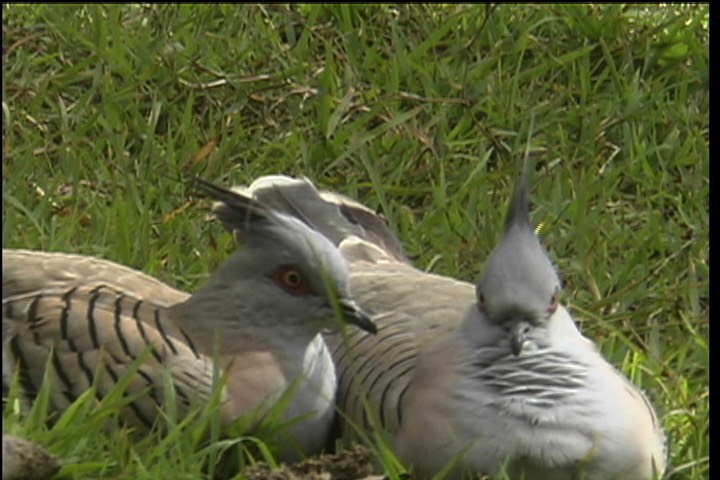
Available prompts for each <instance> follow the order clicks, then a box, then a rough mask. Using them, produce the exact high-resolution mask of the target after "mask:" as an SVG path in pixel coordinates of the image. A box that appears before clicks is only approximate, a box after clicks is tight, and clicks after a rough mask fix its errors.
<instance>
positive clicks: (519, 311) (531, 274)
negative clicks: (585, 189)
mask: <svg viewBox="0 0 720 480" xmlns="http://www.w3.org/2000/svg"><path fill="white" fill-rule="evenodd" d="M528 163H529V162H528V161H526V162H524V164H523V167H522V169H521V172H520V174H519V175H518V179H517V180H516V185H515V191H514V192H513V196H512V199H511V201H510V205H509V208H508V213H507V218H506V223H505V230H504V232H503V234H502V238H501V239H500V243H499V244H498V245H497V246H496V247H495V249H494V250H493V251H492V253H491V254H490V257H489V258H488V260H487V263H486V265H485V269H484V271H483V273H482V275H481V277H480V280H479V281H478V283H477V285H476V296H477V302H478V307H479V308H480V310H481V311H482V312H483V313H484V314H485V315H487V316H488V317H489V318H490V319H491V321H493V322H495V323H496V324H498V325H500V326H502V327H504V328H505V329H507V330H508V331H509V332H510V335H511V345H512V350H513V353H514V354H515V355H518V354H520V352H522V350H523V347H524V346H525V345H526V343H527V342H528V341H529V337H530V334H531V332H532V330H533V329H534V328H536V327H539V326H543V325H545V324H547V322H548V321H549V319H550V317H551V316H552V315H553V313H555V311H556V309H557V307H558V300H559V295H560V280H559V278H558V276H557V273H556V271H555V268H554V267H553V265H552V263H550V259H549V258H548V257H547V254H546V252H545V250H544V249H543V247H542V246H541V245H540V241H539V240H538V238H537V235H535V232H534V231H533V228H532V226H531V224H530V215H529V201H528V189H529V187H528V177H529V175H530V173H529V171H528V170H529V167H528Z"/></svg>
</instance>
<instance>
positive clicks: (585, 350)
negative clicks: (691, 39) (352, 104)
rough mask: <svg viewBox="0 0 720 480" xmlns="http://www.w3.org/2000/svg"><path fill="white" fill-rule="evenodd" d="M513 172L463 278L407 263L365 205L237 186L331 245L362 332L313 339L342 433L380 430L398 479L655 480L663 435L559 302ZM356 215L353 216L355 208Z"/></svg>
mask: <svg viewBox="0 0 720 480" xmlns="http://www.w3.org/2000/svg"><path fill="white" fill-rule="evenodd" d="M528 176H529V172H528V169H527V166H525V167H524V169H523V173H522V174H521V176H520V179H519V180H518V182H517V184H516V187H515V192H514V194H513V197H512V200H511V202H510V206H509V210H508V214H507V220H506V226H505V231H504V234H503V237H502V239H501V241H500V243H499V244H498V245H497V246H496V248H495V249H494V251H493V252H492V254H491V255H490V257H489V259H488V261H487V264H486V266H485V269H484V272H483V274H482V276H481V277H480V280H479V282H478V284H477V285H476V286H473V285H471V284H469V283H466V282H460V281H457V280H454V279H452V278H447V277H442V276H438V275H432V274H428V273H425V272H421V271H419V270H416V269H414V268H412V267H411V266H410V265H409V264H408V262H407V257H406V256H405V255H404V254H403V253H402V249H401V247H400V243H399V242H398V241H397V239H396V238H395V237H394V235H393V234H392V232H390V231H389V229H387V227H386V226H385V225H384V224H383V223H382V222H380V221H379V219H377V220H373V221H369V220H368V218H370V216H371V213H372V212H371V211H369V209H367V208H365V207H362V206H361V205H359V204H357V203H356V202H353V201H352V200H348V199H347V198H346V197H343V196H341V195H337V194H333V193H330V192H322V191H317V190H316V189H315V188H314V186H313V185H312V184H311V183H310V182H309V181H308V180H305V179H291V178H288V177H282V176H268V177H263V178H260V179H258V180H256V181H255V182H254V183H253V184H252V185H250V187H248V188H247V189H245V188H242V187H239V188H236V189H237V191H239V192H243V193H245V194H247V195H252V196H253V197H254V198H258V199H261V201H263V202H267V203H269V204H272V205H273V206H274V207H275V208H279V209H282V210H283V211H286V212H287V213H291V214H294V215H295V216H297V217H298V218H300V219H302V220H303V221H304V222H305V223H307V224H308V225H311V226H312V227H313V228H315V229H316V230H318V231H320V232H322V233H323V234H325V235H326V236H328V238H330V239H332V240H333V242H334V243H336V244H338V246H339V248H340V251H341V252H342V253H343V255H344V256H345V258H346V260H347V261H348V263H349V268H350V291H351V295H352V296H353V298H354V299H356V300H357V301H358V303H359V304H360V305H361V306H362V307H363V308H367V309H369V310H371V311H373V312H374V313H375V316H374V317H373V318H374V320H375V323H376V324H377V326H378V334H377V335H376V336H369V335H365V334H363V333H361V332H349V335H348V336H347V337H344V338H340V337H338V336H332V337H331V336H326V338H327V339H328V343H329V344H330V346H331V349H332V353H333V357H334V359H335V361H336V363H337V366H338V375H339V377H340V383H339V390H338V406H339V410H340V412H341V414H342V415H343V416H344V420H345V421H346V425H345V427H346V429H349V430H352V429H359V430H361V431H364V432H365V433H367V432H368V431H369V430H372V429H377V428H380V429H381V430H384V431H385V432H386V433H387V434H388V435H389V441H390V445H391V446H392V448H393V449H394V451H395V452H396V454H397V455H398V457H399V458H400V459H401V460H403V461H404V462H405V463H406V464H407V465H408V466H410V467H411V468H412V471H413V474H414V477H418V478H428V477H430V476H432V475H434V474H436V473H438V472H440V471H443V470H444V469H445V468H446V467H447V470H444V471H445V473H448V478H460V477H463V476H464V475H465V474H471V475H475V474H477V473H481V474H489V475H492V476H497V475H502V474H506V475H507V476H508V477H509V478H512V479H526V480H533V479H535V480H541V479H548V480H549V479H553V480H562V479H589V480H601V479H602V480H605V479H617V480H619V479H624V480H650V479H653V478H660V477H661V476H662V473H663V472H664V470H665V466H666V456H667V451H666V444H665V437H664V434H663V432H662V430H661V427H660V425H659V422H658V419H657V416H656V414H655V412H654V410H653V407H652V406H651V405H650V403H649V402H648V400H647V398H646V397H645V395H644V394H643V393H642V392H641V391H640V390H639V389H638V388H637V387H635V386H634V385H633V384H632V383H631V382H630V381H629V380H628V379H627V378H626V377H625V376H624V375H623V374H622V373H620V372H619V371H618V370H616V369H615V368H614V367H613V366H611V365H610V364H609V363H608V362H607V361H606V360H605V359H604V358H603V357H602V355H601V354H600V353H599V352H598V351H597V348H596V347H595V345H594V344H593V343H592V342H591V341H590V340H588V339H587V338H586V337H584V336H583V335H582V334H581V333H580V332H579V330H578V329H577V327H576V325H575V323H574V322H573V319H572V318H571V316H570V315H569V313H568V311H567V310H566V309H565V308H564V307H563V306H562V305H560V304H559V296H558V295H559V293H560V282H559V280H558V277H557V274H556V272H555V269H554V267H553V266H552V264H551V262H550V260H549V259H548V257H547V255H546V253H545V251H544V250H543V248H542V247H541V245H540V243H539V241H538V238H537V236H536V235H535V233H534V231H533V229H532V227H531V223H530V219H529V206H528ZM360 212H362V213H360Z"/></svg>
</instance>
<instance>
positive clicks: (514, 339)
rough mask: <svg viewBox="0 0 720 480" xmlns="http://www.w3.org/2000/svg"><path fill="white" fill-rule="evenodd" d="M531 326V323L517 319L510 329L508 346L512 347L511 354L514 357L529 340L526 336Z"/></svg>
mask: <svg viewBox="0 0 720 480" xmlns="http://www.w3.org/2000/svg"><path fill="white" fill-rule="evenodd" d="M532 328H533V325H532V323H530V322H529V321H527V320H523V319H521V320H518V321H517V323H515V325H514V326H513V327H512V329H511V330H510V346H511V348H512V353H513V355H515V356H516V357H517V356H518V355H520V354H521V353H522V352H523V350H524V349H525V346H526V345H528V344H529V343H530V342H531V340H530V339H529V338H528V337H529V333H530V331H531V330H532Z"/></svg>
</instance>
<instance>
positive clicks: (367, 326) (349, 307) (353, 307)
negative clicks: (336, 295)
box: [339, 300, 377, 335]
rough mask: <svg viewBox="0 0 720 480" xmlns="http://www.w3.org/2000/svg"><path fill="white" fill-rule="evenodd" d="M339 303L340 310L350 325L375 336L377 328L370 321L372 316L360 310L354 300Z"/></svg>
mask: <svg viewBox="0 0 720 480" xmlns="http://www.w3.org/2000/svg"><path fill="white" fill-rule="evenodd" d="M339 303H340V309H341V310H342V312H343V315H344V316H345V320H346V321H347V322H348V323H352V324H353V325H355V326H357V327H360V328H362V329H363V330H365V331H366V332H368V333H372V334H373V335H375V334H376V333H377V326H376V325H375V324H374V323H373V321H372V320H371V319H370V314H369V313H368V312H366V311H365V310H363V309H362V308H360V306H359V305H358V304H357V303H355V302H354V301H353V300H340V302H339Z"/></svg>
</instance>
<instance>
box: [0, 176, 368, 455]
mask: <svg viewBox="0 0 720 480" xmlns="http://www.w3.org/2000/svg"><path fill="white" fill-rule="evenodd" d="M197 185H198V188H199V189H200V190H201V191H203V192H205V193H207V194H209V195H210V196H211V197H212V198H215V199H217V200H221V201H222V204H221V205H220V206H218V207H217V208H216V214H217V216H218V218H219V219H220V220H221V222H222V223H223V225H224V226H225V227H226V228H228V229H230V230H232V231H234V232H236V233H241V234H242V246H241V248H240V249H239V250H238V251H237V252H235V253H234V254H233V255H232V256H231V257H230V258H228V259H227V260H226V261H225V263H223V264H222V265H221V266H220V267H219V268H218V269H217V270H216V271H215V272H214V273H213V274H212V275H211V277H210V278H209V279H208V280H207V281H206V282H205V283H204V284H203V285H202V286H201V287H200V288H199V289H198V290H197V291H196V292H194V293H193V294H192V295H190V296H187V294H184V293H183V292H179V291H177V290H175V289H172V288H170V287H168V286H166V285H164V284H162V283H161V282H158V281H157V280H155V279H153V278H151V277H148V276H146V275H144V274H142V273H140V272H137V271H134V270H131V269H128V268H126V267H123V266H120V265H117V264H113V263H111V262H107V261H102V260H98V259H92V258H87V257H80V256H75V255H64V254H50V253H41V252H30V251H21V250H20V251H18V250H3V384H4V387H6V386H7V385H8V384H9V382H10V381H11V379H12V377H13V375H15V374H16V373H17V374H18V376H19V378H20V382H21V386H22V387H23V392H24V394H25V395H26V396H27V397H29V398H32V397H33V395H34V394H35V393H36V392H37V390H38V389H39V387H40V383H41V381H42V378H43V375H44V374H45V367H46V365H48V364H50V365H51V366H52V368H51V372H50V374H51V380H52V385H53V389H52V392H51V402H52V405H53V407H54V408H56V409H58V410H63V409H64V408H66V407H67V406H68V405H69V404H70V403H71V402H72V401H73V400H75V399H76V398H77V397H78V396H79V395H80V394H82V393H83V392H84V391H85V390H87V389H88V388H90V387H91V386H94V387H95V388H96V391H97V395H98V397H102V396H104V395H106V394H107V393H108V392H109V391H110V389H111V388H112V387H113V386H114V385H115V383H116V382H117V381H118V379H119V378H121V377H122V375H123V374H124V373H127V372H128V371H129V370H131V369H132V368H137V373H136V374H134V375H133V377H132V380H131V381H130V385H129V387H128V393H130V394H132V395H137V398H136V399H134V400H133V401H131V402H130V403H129V404H128V406H127V408H126V409H125V410H124V411H123V412H122V417H123V420H125V421H126V422H127V423H128V424H130V425H131V426H135V427H138V428H141V429H146V428H150V427H151V426H152V425H153V423H154V422H155V419H156V417H157V414H158V408H159V407H160V406H162V405H163V404H164V403H165V402H166V401H168V399H167V398H165V394H164V392H165V389H164V383H163V381H164V380H163V379H164V378H165V377H166V376H169V378H170V379H171V383H172V386H173V388H174V390H175V392H176V394H177V399H178V403H179V405H178V407H179V410H180V411H181V412H184V411H187V409H189V408H190V407H191V406H193V405H200V404H203V403H206V402H207V401H209V399H210V398H211V396H212V392H213V387H214V384H215V383H216V382H215V380H217V379H216V378H214V373H213V372H214V368H213V367H214V365H213V359H217V360H218V366H219V367H220V372H221V375H222V377H223V379H224V388H223V391H222V398H221V405H220V409H219V415H220V419H221V424H222V426H223V427H229V426H230V425H231V424H232V423H233V422H235V421H236V420H237V419H238V418H239V417H242V416H244V415H251V414H252V415H254V417H253V418H255V419H256V420H257V421H260V420H261V419H262V418H263V416H264V415H266V414H267V413H268V412H269V410H270V409H272V407H273V405H274V404H275V403H276V401H277V400H278V399H279V398H280V397H281V396H282V395H283V394H284V393H285V392H287V391H289V390H292V397H291V399H290V401H289V403H288V404H287V405H286V406H284V410H283V412H282V417H281V418H282V420H283V421H284V422H289V421H291V420H293V422H292V424H291V425H290V426H289V427H288V433H289V435H287V436H286V441H285V442H284V445H283V446H282V447H281V450H282V451H281V452H280V454H279V455H280V457H281V458H294V457H295V456H296V455H297V454H298V453H312V452H315V451H318V450H319V449H321V447H322V446H323V444H324V443H325V441H326V437H327V434H328V430H329V428H330V423H331V421H332V417H333V404H334V396H335V389H336V376H335V371H334V367H333V363H332V361H331V359H330V355H329V353H328V350H327V348H326V346H325V343H324V341H323V339H322V337H321V336H320V335H319V332H320V331H321V330H322V329H325V328H337V327H338V326H340V324H341V322H340V321H339V320H338V317H340V316H342V317H344V318H345V319H346V320H347V321H349V322H351V323H354V324H356V325H358V326H360V327H361V328H364V329H366V330H368V331H374V325H373V324H372V322H371V321H370V320H369V317H368V315H367V314H366V313H365V312H364V311H363V310H361V309H360V308H358V307H357V305H356V304H355V303H354V302H353V301H352V300H350V298H349V295H348V288H347V287H348V286H347V270H346V266H345V261H344V259H343V258H342V257H341V256H340V254H339V253H338V252H337V250H336V249H335V247H334V246H333V245H332V244H331V243H330V242H329V241H328V240H327V239H326V238H325V237H323V236H322V235H320V234H319V233H317V232H314V231H313V230H312V229H310V228H308V227H307V226H306V225H305V224H303V223H302V222H300V221H298V220H296V219H294V218H292V217H289V216H287V215H283V214H280V213H277V212H275V211H273V210H272V209H270V208H268V207H267V206H266V205H264V204H262V203H261V202H258V201H256V200H253V199H250V198H248V197H243V196H241V195H238V194H236V193H232V192H230V191H228V190H226V189H223V188H220V187H217V186H214V185H212V184H210V183H207V182H204V181H200V180H198V183H197ZM48 360H49V362H48ZM134 363H136V364H138V365H134Z"/></svg>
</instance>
